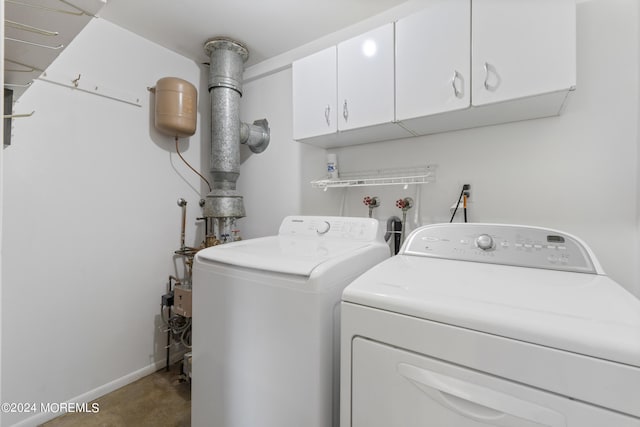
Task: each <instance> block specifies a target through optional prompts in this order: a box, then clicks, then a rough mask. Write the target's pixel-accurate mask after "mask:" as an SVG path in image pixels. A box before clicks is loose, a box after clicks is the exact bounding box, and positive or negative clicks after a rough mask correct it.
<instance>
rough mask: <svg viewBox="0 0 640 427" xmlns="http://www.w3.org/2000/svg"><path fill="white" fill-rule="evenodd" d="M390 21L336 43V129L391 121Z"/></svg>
mask: <svg viewBox="0 0 640 427" xmlns="http://www.w3.org/2000/svg"><path fill="white" fill-rule="evenodd" d="M393 58H394V47H393V24H387V25H385V26H383V27H380V28H377V29H375V30H372V31H369V32H367V33H365V34H362V35H360V36H358V37H355V38H352V39H350V40H347V41H345V42H342V43H340V44H338V108H339V112H338V129H339V130H349V129H357V128H361V127H365V126H370V125H376V124H380V123H389V122H393V121H394V119H395V111H394V65H393Z"/></svg>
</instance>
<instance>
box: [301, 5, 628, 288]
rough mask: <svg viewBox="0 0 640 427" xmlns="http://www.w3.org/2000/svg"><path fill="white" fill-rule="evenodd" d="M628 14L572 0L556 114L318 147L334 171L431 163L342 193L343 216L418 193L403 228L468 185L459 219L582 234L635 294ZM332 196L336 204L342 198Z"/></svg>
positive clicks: (428, 219)
mask: <svg viewBox="0 0 640 427" xmlns="http://www.w3.org/2000/svg"><path fill="white" fill-rule="evenodd" d="M638 19H639V18H638V4H637V2H635V1H631V0H616V1H614V2H609V1H605V0H586V1H579V2H578V3H577V83H576V89H575V91H574V92H571V93H570V94H569V96H568V99H567V101H566V104H565V106H564V110H563V111H562V113H561V114H560V115H559V116H557V117H549V118H541V119H535V120H527V121H520V122H515V123H507V124H500V125H494V126H485V127H479V128H473V129H465V130H459V131H453V132H444V133H438V134H433V135H426V136H420V137H413V138H405V139H400V140H393V141H385V142H376V143H369V144H363V145H355V146H349V147H339V148H334V149H330V150H327V151H332V152H334V153H336V154H337V158H338V162H339V165H340V170H341V171H345V172H353V171H359V170H372V169H373V170H375V169H383V168H406V167H411V166H416V165H425V164H434V165H437V169H436V180H435V182H434V183H430V184H427V185H422V186H418V188H417V189H416V188H411V186H409V187H410V188H408V189H406V190H404V189H403V187H402V186H389V187H369V188H366V189H362V190H360V189H357V188H355V189H349V190H347V191H348V192H350V193H349V195H348V197H347V198H346V203H345V204H344V207H343V209H342V213H343V214H345V215H357V216H364V215H367V209H366V206H364V205H363V203H362V200H363V197H365V196H377V197H379V199H380V200H381V205H380V207H379V208H377V209H375V210H374V216H375V217H376V218H378V219H380V220H382V221H385V220H386V219H387V218H388V217H390V216H399V214H401V211H400V209H398V208H397V207H396V206H395V201H396V200H398V199H401V198H403V197H407V196H410V197H415V195H416V194H419V199H420V206H416V207H415V208H414V209H412V210H411V211H410V212H409V218H410V219H411V220H412V221H411V222H409V226H410V227H415V226H416V225H420V224H428V223H432V222H446V221H449V219H450V215H451V211H450V207H451V206H453V205H455V202H456V200H457V198H458V194H459V193H460V189H461V187H462V185H463V184H465V183H469V184H471V196H470V198H469V209H468V211H469V220H470V221H472V222H494V223H495V222H502V223H512V224H532V225H540V226H546V227H551V228H557V229H561V230H567V231H569V232H572V233H575V234H576V235H579V236H582V237H583V238H584V239H585V240H586V241H587V242H588V243H589V244H590V245H592V246H593V247H594V248H595V250H596V252H597V253H598V254H599V256H600V259H601V262H602V264H603V266H604V269H605V271H606V272H607V273H608V274H610V275H611V277H613V278H614V279H615V280H617V281H619V282H620V283H622V284H623V285H624V286H625V287H626V288H627V289H628V290H629V291H631V292H633V293H635V294H636V295H640V285H639V284H638V282H639V272H640V270H639V262H638V258H639V256H638V255H639V253H638V243H637V242H638V239H639V236H638V227H637V221H638V220H637V214H636V211H637V203H636V200H637V195H638V186H637V173H636V171H637V169H638V126H637V121H638V104H639V100H638ZM611 70H616V72H615V74H616V78H612V74H611V72H612V71H611ZM302 191H303V193H306V198H305V200H307V201H308V200H313V197H314V195H319V194H320V193H321V192H322V190H319V189H316V188H311V186H304V187H303V188H302ZM332 191H334V192H336V193H337V192H339V191H342V190H340V189H329V190H328V192H332ZM416 192H418V193H416ZM332 203H334V205H333V207H334V209H336V210H339V209H340V204H341V203H342V200H341V199H340V198H336V199H334V200H333V201H332ZM303 208H304V207H303ZM416 210H419V213H416ZM416 216H418V217H419V218H416ZM460 218H461V217H460V214H458V215H457V216H456V218H455V219H454V220H455V221H458V220H461V219H460Z"/></svg>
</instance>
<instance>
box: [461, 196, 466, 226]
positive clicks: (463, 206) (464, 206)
mask: <svg viewBox="0 0 640 427" xmlns="http://www.w3.org/2000/svg"><path fill="white" fill-rule="evenodd" d="M462 208H463V209H464V222H467V196H464V203H463V204H462Z"/></svg>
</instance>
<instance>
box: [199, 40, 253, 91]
mask: <svg viewBox="0 0 640 427" xmlns="http://www.w3.org/2000/svg"><path fill="white" fill-rule="evenodd" d="M204 50H205V51H206V52H207V54H208V55H209V59H210V60H211V62H210V65H209V92H211V91H212V90H213V89H215V88H218V87H224V88H229V89H233V90H235V91H236V92H238V93H239V94H240V96H242V72H243V71H244V63H245V62H246V60H247V59H248V58H249V51H248V50H247V48H246V47H245V46H244V45H243V44H242V43H240V42H238V41H235V40H232V39H229V38H227V37H214V38H212V39H210V40H208V41H207V42H206V43H205V44H204Z"/></svg>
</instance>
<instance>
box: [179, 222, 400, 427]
mask: <svg viewBox="0 0 640 427" xmlns="http://www.w3.org/2000/svg"><path fill="white" fill-rule="evenodd" d="M389 255H390V251H389V247H388V246H387V244H386V243H385V242H384V239H383V237H382V232H381V231H380V230H379V226H378V221H376V220H374V219H370V218H345V217H304V216H292V217H287V218H285V219H284V221H283V222H282V224H281V226H280V230H279V233H278V235H277V236H270V237H264V238H258V239H250V240H244V241H239V242H234V243H228V244H225V245H220V246H215V247H211V248H207V249H204V250H202V251H200V252H198V253H197V255H196V257H195V262H194V267H193V349H192V354H193V359H192V361H193V372H192V388H191V390H192V394H191V403H192V412H191V413H192V415H191V421H192V425H193V426H194V427H331V426H334V427H337V426H338V416H339V409H338V406H339V358H340V350H339V345H340V340H339V333H340V327H339V316H340V298H341V295H342V291H343V290H344V288H345V286H346V285H348V284H349V283H350V282H351V281H353V280H354V279H355V278H356V277H357V276H359V275H360V274H362V273H363V272H365V271H366V270H367V269H369V268H371V267H372V266H374V265H375V264H378V263H380V262H381V261H383V260H384V259H386V258H388V257H389Z"/></svg>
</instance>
